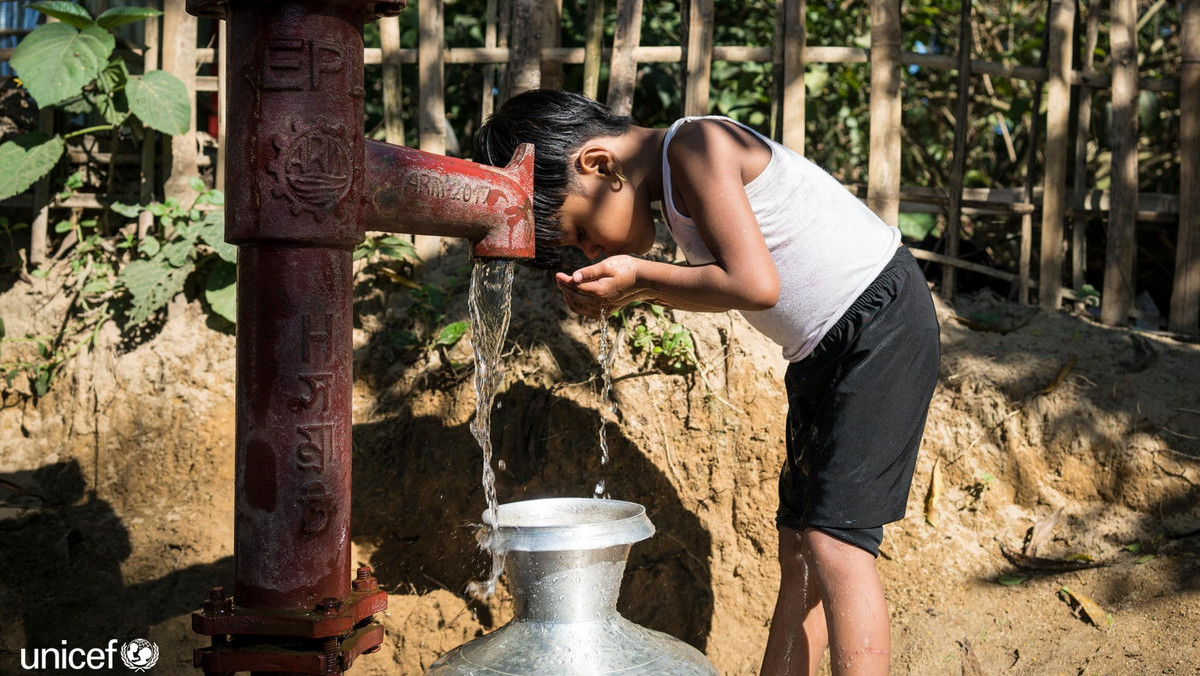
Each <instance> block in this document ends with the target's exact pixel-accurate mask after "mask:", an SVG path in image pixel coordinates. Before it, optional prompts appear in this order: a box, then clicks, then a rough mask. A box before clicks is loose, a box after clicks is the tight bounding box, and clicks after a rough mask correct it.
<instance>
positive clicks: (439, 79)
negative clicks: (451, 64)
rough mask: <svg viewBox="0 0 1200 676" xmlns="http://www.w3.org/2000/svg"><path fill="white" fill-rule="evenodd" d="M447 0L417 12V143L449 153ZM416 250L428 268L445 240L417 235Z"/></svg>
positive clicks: (430, 1) (426, 2)
mask: <svg viewBox="0 0 1200 676" xmlns="http://www.w3.org/2000/svg"><path fill="white" fill-rule="evenodd" d="M445 9H446V8H445V0H421V4H420V5H419V6H418V8H417V10H418V12H417V40H418V43H417V90H418V92H419V103H418V104H417V110H418V114H417V139H418V143H419V144H420V145H419V147H420V149H421V150H424V151H425V152H430V153H436V154H439V155H442V154H445V152H446V100H445V95H446V64H445V59H444V56H445V53H446V50H445V46H446V45H445V42H446V31H445ZM413 249H415V250H416V252H417V256H418V257H420V259H421V260H422V261H424V262H425V263H426V264H428V263H429V262H430V261H433V260H435V259H437V258H439V257H440V256H441V254H442V238H441V237H437V236H432V235H414V236H413Z"/></svg>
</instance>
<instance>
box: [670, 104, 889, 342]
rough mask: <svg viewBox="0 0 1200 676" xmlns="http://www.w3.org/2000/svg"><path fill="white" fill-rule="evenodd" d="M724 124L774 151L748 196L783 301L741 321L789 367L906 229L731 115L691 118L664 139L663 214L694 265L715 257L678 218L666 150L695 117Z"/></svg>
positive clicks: (872, 276) (874, 272)
mask: <svg viewBox="0 0 1200 676" xmlns="http://www.w3.org/2000/svg"><path fill="white" fill-rule="evenodd" d="M706 119H715V120H725V121H728V122H733V123H734V124H737V125H738V126H741V127H743V128H745V129H747V130H749V131H750V132H752V133H753V134H754V135H755V136H757V137H758V138H759V139H760V140H761V141H762V142H763V143H765V144H766V145H767V146H768V147H769V148H770V149H771V161H770V163H768V164H767V167H766V168H765V169H763V172H762V173H761V174H759V175H758V176H757V177H756V178H755V179H754V180H753V181H750V182H749V183H747V184H746V186H745V187H746V197H748V198H749V200H750V207H751V209H752V210H753V211H754V216H755V218H757V219H758V225H759V227H760V228H761V229H762V234H763V238H764V239H765V240H766V242H767V248H768V249H769V250H770V252H771V258H772V259H773V260H774V261H775V268H776V270H778V271H779V282H780V289H779V301H778V302H777V303H776V304H775V306H774V307H772V308H770V309H769V310H759V311H749V310H743V311H741V312H742V316H743V317H745V318H746V320H747V321H748V322H750V324H751V325H752V326H753V327H754V328H756V329H758V330H759V331H761V332H762V333H763V334H764V335H766V336H767V337H768V338H770V339H771V340H773V341H775V342H776V343H778V344H779V345H781V346H782V347H783V356H784V358H785V359H787V360H788V361H791V362H795V361H800V360H801V359H804V358H805V357H807V356H808V355H809V354H810V353H812V351H813V349H815V348H816V346H817V343H819V342H821V338H823V337H824V336H825V334H826V333H827V332H828V331H829V329H830V328H832V327H833V325H834V324H835V323H836V322H837V320H838V319H839V318H840V317H841V316H842V314H843V313H845V312H846V310H847V309H849V307H850V305H851V304H853V303H854V300H855V299H856V298H858V296H859V294H861V293H862V292H863V291H864V290H866V288H867V286H869V285H870V284H871V282H872V281H873V280H874V279H875V277H876V276H877V275H878V274H879V272H880V271H881V270H883V268H884V266H885V265H887V263H888V261H889V260H891V258H892V256H893V255H894V254H895V252H896V246H897V245H898V244H899V242H900V231H899V229H897V228H892V227H889V226H888V225H887V224H886V223H884V222H883V221H881V220H880V219H879V217H877V216H876V215H875V213H874V212H872V211H871V210H870V209H868V208H867V207H866V205H864V204H863V203H862V202H860V201H859V200H858V198H857V197H855V196H854V195H853V194H852V193H851V192H850V191H849V190H846V188H845V187H844V186H842V184H841V183H839V182H838V181H837V179H835V178H834V177H833V176H830V175H829V174H828V173H827V172H826V171H825V170H823V169H821V168H820V167H818V166H817V165H815V164H813V163H812V162H810V161H808V160H807V159H805V158H804V157H803V156H801V155H800V154H798V153H796V152H795V151H793V150H791V149H789V148H787V147H786V146H783V145H780V144H778V143H775V142H774V141H772V140H770V139H768V138H767V137H765V136H763V135H762V134H759V133H758V132H757V131H754V130H753V129H751V128H750V127H747V126H746V125H744V124H741V123H740V122H737V121H736V120H731V119H729V118H727V117H719V116H709V117H685V118H683V119H681V120H678V121H676V122H675V124H673V125H671V127H670V129H668V130H667V137H666V140H665V141H664V142H663V158H662V164H663V213H664V214H665V215H666V219H667V228H668V229H669V230H670V232H671V237H672V238H673V239H674V240H675V243H676V244H677V245H678V246H679V248H680V249H681V250H682V251H683V255H684V257H685V258H687V261H688V263H689V264H691V265H704V264H707V263H712V262H713V261H714V260H716V259H715V258H714V257H713V255H712V253H711V252H710V251H709V250H708V246H707V245H705V243H704V239H703V238H702V237H701V236H700V233H699V231H698V230H697V229H696V224H695V222H694V221H693V220H692V219H690V218H688V217H686V216H684V215H683V214H681V213H679V210H678V209H677V208H676V207H675V200H674V198H673V197H672V189H671V185H672V184H671V165H670V163H669V162H668V161H667V146H668V145H669V144H670V143H671V139H672V138H673V137H674V136H675V132H676V131H678V130H679V127H680V126H681V125H683V124H685V123H687V122H691V121H693V120H706Z"/></svg>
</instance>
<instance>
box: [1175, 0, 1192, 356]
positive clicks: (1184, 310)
mask: <svg viewBox="0 0 1200 676" xmlns="http://www.w3.org/2000/svg"><path fill="white" fill-rule="evenodd" d="M1182 24H1183V30H1182V34H1181V35H1180V37H1179V43H1180V44H1181V45H1182V47H1183V55H1182V63H1181V64H1180V68H1179V237H1178V240H1177V241H1178V245H1177V246H1178V248H1177V249H1176V251H1175V284H1174V288H1173V289H1172V291H1171V316H1170V321H1169V324H1168V326H1169V327H1170V329H1171V330H1172V331H1179V332H1181V333H1191V334H1194V333H1196V332H1197V329H1198V328H1200V327H1198V326H1197V324H1198V320H1200V2H1185V3H1183V21H1182Z"/></svg>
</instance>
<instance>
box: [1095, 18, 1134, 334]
mask: <svg viewBox="0 0 1200 676" xmlns="http://www.w3.org/2000/svg"><path fill="white" fill-rule="evenodd" d="M1111 16H1112V19H1111V29H1110V30H1111V32H1112V33H1111V35H1110V37H1109V42H1110V43H1111V45H1112V73H1113V90H1112V107H1113V121H1112V125H1113V134H1112V172H1111V176H1112V211H1111V212H1109V219H1108V248H1107V251H1106V255H1105V261H1104V290H1103V295H1102V296H1101V298H1100V321H1102V322H1104V323H1106V324H1114V325H1115V324H1124V323H1125V321H1126V320H1127V319H1128V318H1129V311H1130V310H1131V309H1133V295H1134V279H1133V266H1134V260H1135V258H1136V254H1137V174H1138V158H1137V146H1138V136H1139V132H1138V115H1137V113H1138V110H1137V102H1138V88H1137V34H1136V33H1135V32H1134V26H1135V25H1136V23H1137V0H1112V9H1111Z"/></svg>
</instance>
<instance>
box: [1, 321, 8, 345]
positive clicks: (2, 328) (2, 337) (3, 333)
mask: <svg viewBox="0 0 1200 676" xmlns="http://www.w3.org/2000/svg"><path fill="white" fill-rule="evenodd" d="M5 333H7V332H6V331H5V330H4V318H3V317H0V340H3V339H4V335H5Z"/></svg>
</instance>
